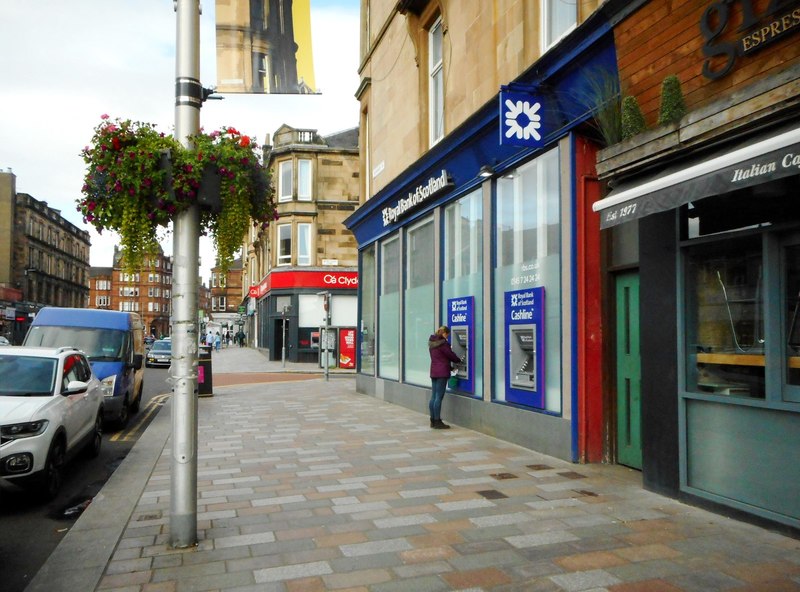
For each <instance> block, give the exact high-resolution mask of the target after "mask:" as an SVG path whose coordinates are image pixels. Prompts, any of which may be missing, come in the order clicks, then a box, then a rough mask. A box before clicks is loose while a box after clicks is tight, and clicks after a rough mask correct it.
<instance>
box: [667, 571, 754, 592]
mask: <svg viewBox="0 0 800 592" xmlns="http://www.w3.org/2000/svg"><path fill="white" fill-rule="evenodd" d="M667 581H668V582H670V583H673V584H675V585H676V586H679V587H680V588H681V589H682V590H686V592H717V591H719V590H729V589H731V588H737V587H739V586H743V585H744V582H742V581H741V580H738V579H736V578H734V577H732V576H729V575H727V574H724V573H722V572H720V571H716V570H709V571H702V572H693V573H688V574H683V575H678V576H671V577H669V578H667Z"/></svg>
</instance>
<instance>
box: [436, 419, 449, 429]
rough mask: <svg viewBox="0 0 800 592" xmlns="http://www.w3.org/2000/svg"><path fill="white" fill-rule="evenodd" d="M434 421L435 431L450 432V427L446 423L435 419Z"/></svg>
mask: <svg viewBox="0 0 800 592" xmlns="http://www.w3.org/2000/svg"><path fill="white" fill-rule="evenodd" d="M433 421H434V423H435V425H434V426H433V429H435V430H449V429H450V426H449V425H447V424H446V423H445V422H443V421H442V420H441V419H435V420H433Z"/></svg>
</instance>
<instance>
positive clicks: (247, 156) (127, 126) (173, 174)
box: [78, 115, 275, 270]
mask: <svg viewBox="0 0 800 592" xmlns="http://www.w3.org/2000/svg"><path fill="white" fill-rule="evenodd" d="M101 119H102V121H101V123H100V124H99V125H98V126H97V127H96V128H95V130H94V136H93V137H92V142H91V144H90V145H89V146H86V147H85V148H84V149H83V151H82V152H81V156H82V157H83V160H84V162H85V163H86V165H87V170H86V175H85V177H84V184H83V188H82V190H81V193H82V197H81V198H80V199H78V211H80V212H81V213H82V214H83V218H84V221H85V222H87V223H89V224H91V225H93V226H94V227H95V228H96V229H97V231H98V232H102V231H103V230H112V231H114V232H117V233H118V234H119V235H120V243H121V248H122V256H123V260H124V262H125V267H126V268H127V269H131V270H138V269H141V268H142V266H143V263H144V260H145V259H146V258H152V257H153V256H154V255H155V254H157V252H158V241H159V232H164V231H165V230H166V228H167V226H168V225H169V223H170V222H171V221H173V220H174V218H175V216H176V215H177V214H180V213H181V212H184V211H185V210H186V209H187V208H189V207H190V206H192V205H194V204H197V205H199V206H200V232H201V233H202V234H209V233H210V234H211V236H212V237H213V239H214V243H215V247H216V250H217V262H218V264H219V266H220V267H222V268H223V269H227V267H228V265H229V264H230V263H231V262H232V261H233V256H234V255H235V253H236V252H237V251H238V250H239V249H240V248H241V245H242V239H243V238H244V236H245V234H246V233H247V230H248V228H249V227H250V225H251V224H255V225H260V226H265V225H266V224H268V223H269V222H270V221H271V220H273V219H274V216H275V203H274V200H273V194H274V192H273V189H272V185H271V182H270V175H269V171H268V170H267V169H266V168H265V167H264V166H263V165H262V163H261V158H260V152H259V150H258V148H257V146H256V145H255V143H254V142H252V141H251V140H250V138H249V137H248V136H245V135H242V134H240V133H239V132H238V131H236V130H235V129H234V128H231V127H229V128H224V129H222V130H221V131H216V132H212V133H210V134H205V133H202V132H201V133H199V134H197V135H196V136H192V137H191V138H190V140H191V143H192V144H193V145H194V149H193V150H187V149H186V148H184V147H183V146H182V145H181V144H180V142H178V141H177V140H175V139H174V138H173V137H171V136H167V135H165V134H164V133H161V132H159V131H157V130H156V128H155V126H153V125H152V124H149V123H141V122H132V121H130V120H124V121H121V120H119V119H117V120H113V121H111V120H110V119H109V117H108V116H107V115H103V116H102V118H101Z"/></svg>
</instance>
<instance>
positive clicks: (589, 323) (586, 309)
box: [575, 136, 603, 462]
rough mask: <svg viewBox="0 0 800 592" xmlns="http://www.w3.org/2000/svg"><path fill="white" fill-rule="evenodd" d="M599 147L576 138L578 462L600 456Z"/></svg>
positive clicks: (601, 395)
mask: <svg viewBox="0 0 800 592" xmlns="http://www.w3.org/2000/svg"><path fill="white" fill-rule="evenodd" d="M597 150H598V147H597V146H596V145H595V144H593V143H591V142H590V141H589V140H587V139H585V138H582V137H580V136H577V137H576V141H575V171H576V177H577V191H576V204H575V212H576V237H577V241H576V243H577V244H576V253H575V256H576V260H577V278H576V280H577V298H578V302H577V304H578V318H577V319H576V322H577V323H578V336H577V337H578V409H577V410H575V417H576V418H577V421H578V460H579V461H580V462H600V461H601V460H602V459H603V367H602V362H603V325H602V306H601V304H602V294H601V286H602V283H601V274H600V263H601V258H600V217H599V216H597V215H596V214H595V213H594V212H593V211H592V204H593V203H594V202H595V201H597V200H599V199H600V198H601V186H600V182H599V181H598V180H597V176H596V172H595V166H594V165H595V162H596V156H597Z"/></svg>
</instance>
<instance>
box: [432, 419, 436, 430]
mask: <svg viewBox="0 0 800 592" xmlns="http://www.w3.org/2000/svg"><path fill="white" fill-rule="evenodd" d="M431 427H432V428H435V427H436V420H435V419H433V418H432V417H431Z"/></svg>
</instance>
